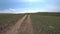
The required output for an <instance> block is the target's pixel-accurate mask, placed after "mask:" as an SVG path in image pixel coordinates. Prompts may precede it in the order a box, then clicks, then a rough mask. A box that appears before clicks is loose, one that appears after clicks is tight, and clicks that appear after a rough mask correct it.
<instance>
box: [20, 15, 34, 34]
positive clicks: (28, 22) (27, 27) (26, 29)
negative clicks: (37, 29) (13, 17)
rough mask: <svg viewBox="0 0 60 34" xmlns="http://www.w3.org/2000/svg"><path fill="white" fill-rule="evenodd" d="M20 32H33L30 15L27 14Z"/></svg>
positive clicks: (23, 33) (27, 33) (30, 33)
mask: <svg viewBox="0 0 60 34" xmlns="http://www.w3.org/2000/svg"><path fill="white" fill-rule="evenodd" d="M20 34H33V28H32V24H31V19H30V15H28V17H27V20H26V25H25V27H24V29H23V30H22V32H21V33H20Z"/></svg>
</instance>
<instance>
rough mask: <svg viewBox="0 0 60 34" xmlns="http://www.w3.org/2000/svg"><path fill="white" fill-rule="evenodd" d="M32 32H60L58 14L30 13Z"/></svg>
mask: <svg viewBox="0 0 60 34" xmlns="http://www.w3.org/2000/svg"><path fill="white" fill-rule="evenodd" d="M30 15H31V21H32V26H33V29H34V34H60V14H58V13H56V14H55V13H54V14H53V13H47V14H46V13H45V14H44V13H43V14H42V13H41V14H40V13H35V14H30Z"/></svg>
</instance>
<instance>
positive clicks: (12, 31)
mask: <svg viewBox="0 0 60 34" xmlns="http://www.w3.org/2000/svg"><path fill="white" fill-rule="evenodd" d="M26 17H27V15H25V16H24V17H23V18H22V19H20V20H19V21H18V22H17V23H16V24H15V25H14V26H12V27H11V28H10V30H9V31H7V33H6V34H18V29H19V28H20V26H21V24H22V23H23V21H24V19H25V18H26Z"/></svg>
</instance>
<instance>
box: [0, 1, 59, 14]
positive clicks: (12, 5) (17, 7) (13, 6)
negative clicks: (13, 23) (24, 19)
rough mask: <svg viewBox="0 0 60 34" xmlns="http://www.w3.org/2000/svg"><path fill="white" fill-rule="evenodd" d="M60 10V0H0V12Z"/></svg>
mask: <svg viewBox="0 0 60 34" xmlns="http://www.w3.org/2000/svg"><path fill="white" fill-rule="evenodd" d="M26 12H33V13H34V12H60V0H0V13H26Z"/></svg>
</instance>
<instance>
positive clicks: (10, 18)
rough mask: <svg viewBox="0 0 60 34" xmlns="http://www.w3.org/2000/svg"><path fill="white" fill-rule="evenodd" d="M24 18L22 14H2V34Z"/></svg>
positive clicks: (0, 20)
mask: <svg viewBox="0 0 60 34" xmlns="http://www.w3.org/2000/svg"><path fill="white" fill-rule="evenodd" d="M23 16H24V15H22V14H0V32H1V31H4V30H5V29H6V30H7V29H8V27H9V26H12V25H14V24H15V23H16V22H17V21H18V20H19V19H20V18H22V17H23Z"/></svg>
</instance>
